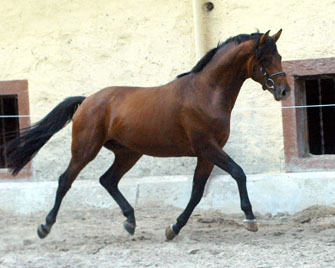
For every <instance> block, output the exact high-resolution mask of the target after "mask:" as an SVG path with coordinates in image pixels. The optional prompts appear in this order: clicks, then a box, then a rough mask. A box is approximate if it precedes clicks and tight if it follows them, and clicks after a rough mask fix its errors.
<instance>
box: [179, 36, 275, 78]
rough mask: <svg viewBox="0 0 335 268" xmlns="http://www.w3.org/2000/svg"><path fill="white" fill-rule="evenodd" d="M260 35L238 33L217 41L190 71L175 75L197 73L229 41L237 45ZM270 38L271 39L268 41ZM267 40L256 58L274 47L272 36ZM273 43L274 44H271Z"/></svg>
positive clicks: (181, 75)
mask: <svg viewBox="0 0 335 268" xmlns="http://www.w3.org/2000/svg"><path fill="white" fill-rule="evenodd" d="M261 36H262V33H259V32H257V33H252V34H240V35H237V36H234V37H230V38H228V39H227V40H226V41H225V42H223V43H221V42H219V43H218V45H217V47H215V48H212V49H211V50H210V51H208V52H207V53H206V54H205V55H204V56H203V57H202V58H201V59H200V60H199V61H198V63H197V64H196V65H195V66H194V67H193V68H192V70H191V71H189V72H186V73H182V74H180V75H178V76H177V78H180V77H183V76H185V75H188V74H191V73H198V72H200V71H201V70H202V69H203V68H204V67H205V66H206V65H207V63H208V62H209V61H210V60H211V59H212V58H213V56H214V55H215V54H216V52H217V51H218V50H219V49H220V48H222V47H225V46H226V45H228V44H230V43H231V42H234V43H235V44H236V45H239V44H241V43H243V42H245V41H248V40H257V39H258V38H260V37H261ZM268 40H272V41H268ZM268 40H267V41H266V42H265V44H264V46H262V48H261V49H260V50H258V51H257V52H256V58H257V59H260V57H261V55H262V54H264V52H265V51H266V52H268V53H269V52H271V51H273V49H274V48H275V49H276V46H275V42H274V40H273V39H272V38H268ZM273 44H274V45H273Z"/></svg>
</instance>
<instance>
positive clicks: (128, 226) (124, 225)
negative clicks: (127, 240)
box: [123, 221, 136, 235]
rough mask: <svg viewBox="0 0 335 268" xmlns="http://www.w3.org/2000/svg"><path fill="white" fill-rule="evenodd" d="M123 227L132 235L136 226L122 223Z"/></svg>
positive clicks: (126, 222)
mask: <svg viewBox="0 0 335 268" xmlns="http://www.w3.org/2000/svg"><path fill="white" fill-rule="evenodd" d="M123 227H124V229H125V230H126V231H127V232H128V233H129V234H131V235H134V233H135V227H136V225H135V224H134V223H130V222H128V221H125V222H124V223H123Z"/></svg>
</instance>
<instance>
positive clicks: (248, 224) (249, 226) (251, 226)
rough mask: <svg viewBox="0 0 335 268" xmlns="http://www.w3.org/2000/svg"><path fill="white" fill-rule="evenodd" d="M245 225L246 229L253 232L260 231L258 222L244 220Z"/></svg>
mask: <svg viewBox="0 0 335 268" xmlns="http://www.w3.org/2000/svg"><path fill="white" fill-rule="evenodd" d="M243 225H244V227H245V229H247V230H248V231H251V232H257V231H258V226H257V221H256V220H244V221H243Z"/></svg>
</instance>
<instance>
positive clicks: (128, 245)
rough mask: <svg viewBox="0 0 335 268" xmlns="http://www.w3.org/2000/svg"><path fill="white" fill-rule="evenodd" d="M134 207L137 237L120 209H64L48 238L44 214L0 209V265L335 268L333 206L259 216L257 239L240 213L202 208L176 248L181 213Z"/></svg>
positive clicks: (68, 267)
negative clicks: (172, 235)
mask: <svg viewBox="0 0 335 268" xmlns="http://www.w3.org/2000/svg"><path fill="white" fill-rule="evenodd" d="M135 209H136V217H137V230H136V233H135V235H134V236H130V235H128V234H127V233H126V232H125V231H124V230H123V227H122V223H123V220H124V219H123V216H122V215H121V212H120V211H119V210H118V209H114V210H107V209H94V210H93V209H92V210H78V211H69V210H68V211H66V210H61V211H60V213H59V216H58V221H57V223H56V224H55V225H54V228H53V230H52V232H51V233H50V235H49V236H48V237H47V238H45V239H44V240H40V239H39V238H38V237H37V235H36V227H37V226H38V225H39V224H40V223H42V222H44V217H45V213H38V214H33V215H29V216H27V215H12V214H9V213H5V212H3V211H2V212H1V211H0V267H6V268H9V267H15V268H17V267H19V268H20V267H33V268H38V267H57V268H63V267H64V268H72V267H76V268H77V267H99V268H100V267H101V268H104V267H239V268H240V267H258V268H266V267H271V268H273V267H295V268H298V267H313V268H315V267H335V208H333V207H311V208H309V209H307V210H304V211H302V212H300V213H297V214H295V215H292V216H290V215H286V214H279V215H275V216H271V215H263V216H262V215H258V222H259V227H260V229H259V231H258V232H257V233H251V232H248V231H247V230H245V229H244V228H243V227H242V225H241V223H242V220H243V217H242V214H239V215H225V214H222V213H219V212H217V211H200V210H196V211H195V213H194V214H193V216H192V217H191V219H190V221H189V223H188V225H187V226H186V227H185V228H184V229H183V230H182V232H181V233H180V235H179V236H178V237H177V238H176V239H175V240H173V241H171V242H167V241H165V234H164V232H165V227H166V226H167V225H169V224H170V223H172V222H173V221H174V219H175V218H176V217H177V216H178V214H179V213H180V212H181V210H180V209H177V208H173V207H168V208H161V207H154V206H151V207H150V208H148V207H147V208H135Z"/></svg>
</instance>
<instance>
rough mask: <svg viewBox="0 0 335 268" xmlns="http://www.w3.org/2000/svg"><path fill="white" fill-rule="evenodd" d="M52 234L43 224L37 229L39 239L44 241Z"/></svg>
mask: <svg viewBox="0 0 335 268" xmlns="http://www.w3.org/2000/svg"><path fill="white" fill-rule="evenodd" d="M49 233H50V229H48V228H47V227H46V226H45V225H43V224H41V225H40V226H38V228H37V235H38V237H39V238H41V239H43V238H45V237H46V236H47V235H48V234H49Z"/></svg>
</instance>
